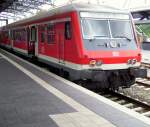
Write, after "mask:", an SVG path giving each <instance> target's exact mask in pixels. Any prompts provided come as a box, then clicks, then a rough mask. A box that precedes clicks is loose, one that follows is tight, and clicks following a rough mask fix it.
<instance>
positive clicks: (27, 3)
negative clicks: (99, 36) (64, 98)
mask: <svg viewBox="0 0 150 127" xmlns="http://www.w3.org/2000/svg"><path fill="white" fill-rule="evenodd" d="M70 2H88V3H97V4H101V5H108V6H113V7H118V8H120V9H126V10H131V12H132V14H133V17H134V18H138V19H140V20H143V19H148V20H149V18H150V16H149V15H150V0H138V1H137V0H84V1H83V0H0V20H1V21H2V22H3V21H5V22H6V23H7V22H8V19H9V23H10V20H12V22H14V21H17V20H21V19H24V18H27V17H30V16H33V15H35V14H36V13H37V12H39V11H41V6H42V5H45V4H46V5H48V6H50V7H53V6H54V5H58V3H61V4H64V3H65V4H66V3H70ZM59 5H60V4H59ZM0 26H1V24H0Z"/></svg>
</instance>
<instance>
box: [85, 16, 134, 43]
mask: <svg viewBox="0 0 150 127" xmlns="http://www.w3.org/2000/svg"><path fill="white" fill-rule="evenodd" d="M82 31H83V38H84V39H90V38H97V39H101V38H124V39H127V40H131V39H132V38H133V34H132V29H131V23H130V21H126V20H93V19H82Z"/></svg>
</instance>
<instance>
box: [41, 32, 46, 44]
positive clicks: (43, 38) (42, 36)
mask: <svg viewBox="0 0 150 127" xmlns="http://www.w3.org/2000/svg"><path fill="white" fill-rule="evenodd" d="M41 42H42V43H44V42H45V33H44V32H42V33H41Z"/></svg>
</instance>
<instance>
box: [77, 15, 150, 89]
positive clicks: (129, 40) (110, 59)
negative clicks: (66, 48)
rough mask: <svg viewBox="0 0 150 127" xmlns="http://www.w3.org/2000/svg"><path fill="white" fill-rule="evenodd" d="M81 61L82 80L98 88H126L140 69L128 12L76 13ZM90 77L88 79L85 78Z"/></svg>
mask: <svg viewBox="0 0 150 127" xmlns="http://www.w3.org/2000/svg"><path fill="white" fill-rule="evenodd" d="M80 21H81V31H82V37H83V50H84V58H83V59H82V64H83V68H84V71H83V72H82V76H81V77H83V79H90V80H92V81H94V82H97V83H98V86H100V87H102V88H111V89H118V88H119V87H130V86H131V85H133V84H134V83H135V78H136V77H146V76H147V71H146V70H145V69H140V68H139V67H140V63H141V50H140V47H139V45H138V42H137V39H136V33H135V31H134V25H133V23H132V17H131V15H130V14H129V13H116V12H115V13H113V12H109V13H108V12H107V13H104V12H103V13H102V12H101V13H100V12H94V13H93V12H80ZM89 77H90V78H89Z"/></svg>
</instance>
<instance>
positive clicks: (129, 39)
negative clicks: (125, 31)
mask: <svg viewBox="0 0 150 127" xmlns="http://www.w3.org/2000/svg"><path fill="white" fill-rule="evenodd" d="M114 38H126V39H127V40H128V41H131V38H129V37H127V36H121V35H120V36H115V37H114Z"/></svg>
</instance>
